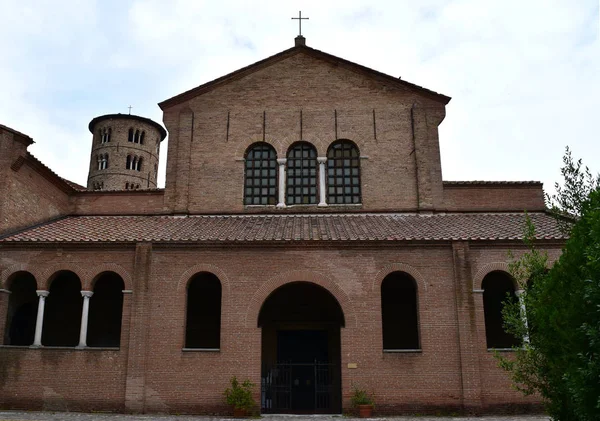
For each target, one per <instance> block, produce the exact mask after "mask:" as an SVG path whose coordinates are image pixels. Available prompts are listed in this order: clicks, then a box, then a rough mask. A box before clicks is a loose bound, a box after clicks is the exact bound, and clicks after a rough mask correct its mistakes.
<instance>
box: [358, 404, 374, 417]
mask: <svg viewBox="0 0 600 421" xmlns="http://www.w3.org/2000/svg"><path fill="white" fill-rule="evenodd" d="M358 416H359V417H360V418H370V417H372V416H373V405H358Z"/></svg>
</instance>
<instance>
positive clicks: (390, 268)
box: [371, 263, 427, 291]
mask: <svg viewBox="0 0 600 421" xmlns="http://www.w3.org/2000/svg"><path fill="white" fill-rule="evenodd" d="M392 272H405V273H408V274H409V275H410V276H412V278H413V279H414V280H415V282H416V283H417V291H427V282H425V278H424V277H423V275H421V273H420V272H419V271H418V270H417V269H415V268H414V267H412V266H411V265H407V264H406V263H392V264H390V265H387V266H385V267H383V268H382V269H381V270H380V271H379V272H377V275H375V279H373V284H372V286H371V290H372V291H376V290H377V289H378V288H380V287H381V283H382V282H383V280H384V279H385V277H386V276H388V275H389V274H390V273H392Z"/></svg>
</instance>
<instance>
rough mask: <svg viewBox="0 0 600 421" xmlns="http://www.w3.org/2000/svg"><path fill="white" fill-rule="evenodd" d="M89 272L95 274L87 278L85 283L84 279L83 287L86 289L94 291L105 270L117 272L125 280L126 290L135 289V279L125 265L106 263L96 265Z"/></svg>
mask: <svg viewBox="0 0 600 421" xmlns="http://www.w3.org/2000/svg"><path fill="white" fill-rule="evenodd" d="M89 272H90V273H92V274H93V278H89V279H87V280H86V281H85V283H84V282H83V281H82V288H83V289H84V290H87V291H93V290H94V284H95V283H96V280H97V279H98V277H99V276H100V275H101V274H102V273H104V272H114V273H116V274H117V275H119V276H120V277H121V279H122V280H123V284H124V285H125V289H126V290H132V289H133V281H132V279H131V275H130V274H129V272H127V271H126V270H125V268H123V266H121V265H118V264H116V263H104V264H102V265H98V266H94V267H93V268H92V269H91V270H90V271H89Z"/></svg>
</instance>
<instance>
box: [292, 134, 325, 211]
mask: <svg viewBox="0 0 600 421" xmlns="http://www.w3.org/2000/svg"><path fill="white" fill-rule="evenodd" d="M286 203H287V204H288V205H299V204H305V205H308V204H314V203H317V151H316V149H315V147H314V146H313V145H311V144H310V143H308V142H298V143H296V144H295V145H293V146H292V147H291V148H290V150H289V151H288V153H287V199H286Z"/></svg>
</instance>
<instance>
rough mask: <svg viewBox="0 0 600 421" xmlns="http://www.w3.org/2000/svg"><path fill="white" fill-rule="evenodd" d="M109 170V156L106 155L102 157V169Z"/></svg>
mask: <svg viewBox="0 0 600 421" xmlns="http://www.w3.org/2000/svg"><path fill="white" fill-rule="evenodd" d="M107 168H108V154H104V155H103V156H102V169H103V170H105V169H107Z"/></svg>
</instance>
